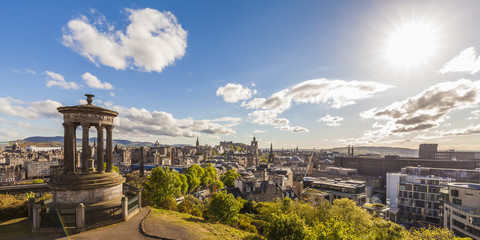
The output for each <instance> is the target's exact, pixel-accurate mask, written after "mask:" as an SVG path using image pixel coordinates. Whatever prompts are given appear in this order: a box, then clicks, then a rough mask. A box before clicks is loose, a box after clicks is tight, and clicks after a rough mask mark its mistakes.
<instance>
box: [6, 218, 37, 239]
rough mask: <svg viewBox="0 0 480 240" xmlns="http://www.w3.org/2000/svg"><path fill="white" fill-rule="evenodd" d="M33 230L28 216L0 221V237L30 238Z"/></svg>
mask: <svg viewBox="0 0 480 240" xmlns="http://www.w3.org/2000/svg"><path fill="white" fill-rule="evenodd" d="M31 236H32V230H31V229H30V225H29V224H28V221H27V218H17V219H12V220H8V221H5V222H2V223H0V239H14V238H28V237H31Z"/></svg>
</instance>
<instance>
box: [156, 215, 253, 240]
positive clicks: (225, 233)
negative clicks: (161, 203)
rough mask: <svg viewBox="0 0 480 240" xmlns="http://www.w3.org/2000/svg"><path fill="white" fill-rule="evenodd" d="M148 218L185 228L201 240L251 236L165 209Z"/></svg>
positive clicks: (222, 225)
mask: <svg viewBox="0 0 480 240" xmlns="http://www.w3.org/2000/svg"><path fill="white" fill-rule="evenodd" d="M148 218H149V219H148V221H152V223H155V222H157V223H158V224H161V223H165V222H168V224H171V225H173V226H176V227H182V228H185V229H187V230H188V232H189V233H187V234H192V235H194V236H195V237H198V238H199V239H242V238H244V237H246V236H248V235H250V234H251V233H249V232H245V231H242V230H239V229H236V228H233V227H230V226H228V225H224V224H220V223H218V224H215V223H210V222H207V221H205V220H203V218H200V217H195V216H192V215H190V214H185V213H179V212H175V211H168V210H163V209H155V208H152V212H151V213H150V216H148ZM159 221H161V222H159Z"/></svg>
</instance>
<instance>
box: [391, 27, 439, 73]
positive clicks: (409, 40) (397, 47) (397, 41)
mask: <svg viewBox="0 0 480 240" xmlns="http://www.w3.org/2000/svg"><path fill="white" fill-rule="evenodd" d="M435 49H436V34H435V31H434V30H433V29H432V28H431V27H430V26H428V25H424V24H408V25H404V26H403V27H401V28H399V29H397V31H396V32H395V33H393V34H392V35H391V36H390V39H389V41H388V45H387V55H388V58H389V59H390V60H391V61H392V63H394V64H395V65H399V66H417V65H419V64H421V63H425V62H427V61H428V60H429V58H430V57H431V56H432V55H433V53H434V51H435Z"/></svg>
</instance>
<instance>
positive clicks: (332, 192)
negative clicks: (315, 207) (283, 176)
mask: <svg viewBox="0 0 480 240" xmlns="http://www.w3.org/2000/svg"><path fill="white" fill-rule="evenodd" d="M303 196H304V198H308V199H309V200H310V201H315V202H319V201H323V200H327V201H333V200H335V199H339V198H348V199H351V200H353V201H355V203H356V204H357V205H360V206H361V205H363V204H365V202H366V199H367V196H366V194H365V182H364V181H356V180H340V179H328V178H322V177H320V178H309V179H308V180H305V181H304V190H303Z"/></svg>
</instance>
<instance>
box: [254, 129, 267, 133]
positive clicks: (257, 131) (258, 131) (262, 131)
mask: <svg viewBox="0 0 480 240" xmlns="http://www.w3.org/2000/svg"><path fill="white" fill-rule="evenodd" d="M265 132H267V131H265V130H258V129H255V130H253V133H265Z"/></svg>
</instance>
